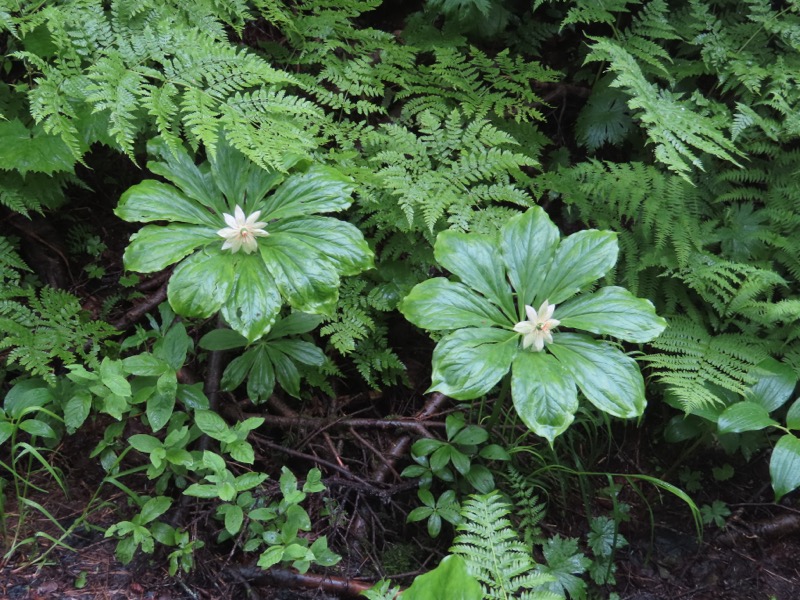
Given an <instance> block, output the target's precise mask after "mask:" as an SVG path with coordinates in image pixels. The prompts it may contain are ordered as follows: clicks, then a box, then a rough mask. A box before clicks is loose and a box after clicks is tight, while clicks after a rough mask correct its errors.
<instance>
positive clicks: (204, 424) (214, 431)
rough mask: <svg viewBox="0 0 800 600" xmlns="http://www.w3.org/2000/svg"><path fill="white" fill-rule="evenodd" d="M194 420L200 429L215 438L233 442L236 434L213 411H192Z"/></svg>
mask: <svg viewBox="0 0 800 600" xmlns="http://www.w3.org/2000/svg"><path fill="white" fill-rule="evenodd" d="M194 422H195V424H196V425H197V427H198V428H199V429H200V431H202V432H203V433H205V434H206V435H207V436H209V437H211V438H214V439H215V440H219V441H220V442H233V441H235V440H236V435H235V434H234V433H233V432H232V431H231V428H230V427H228V424H227V423H226V422H225V420H224V419H223V418H222V417H220V416H219V415H218V414H217V413H215V412H214V411H211V410H196V411H194Z"/></svg>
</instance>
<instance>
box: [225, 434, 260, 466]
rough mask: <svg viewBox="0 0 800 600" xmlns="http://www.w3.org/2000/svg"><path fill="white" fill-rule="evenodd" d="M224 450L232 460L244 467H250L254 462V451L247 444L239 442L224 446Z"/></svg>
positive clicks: (242, 441)
mask: <svg viewBox="0 0 800 600" xmlns="http://www.w3.org/2000/svg"><path fill="white" fill-rule="evenodd" d="M226 450H227V451H228V452H229V453H230V455H231V458H233V460H235V461H238V462H240V463H244V464H246V465H252V464H253V463H254V462H255V460H256V454H255V450H253V446H251V445H250V444H249V443H248V442H245V441H244V440H239V441H238V442H233V443H231V444H229V445H228V446H226Z"/></svg>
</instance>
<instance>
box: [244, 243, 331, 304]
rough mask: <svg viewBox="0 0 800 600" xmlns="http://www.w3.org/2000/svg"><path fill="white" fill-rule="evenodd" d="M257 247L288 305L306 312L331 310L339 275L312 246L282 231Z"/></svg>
mask: <svg viewBox="0 0 800 600" xmlns="http://www.w3.org/2000/svg"><path fill="white" fill-rule="evenodd" d="M258 247H259V250H260V251H261V256H262V258H263V259H264V263H265V264H266V265H267V270H268V271H269V272H270V274H271V275H272V277H273V278H274V279H275V283H276V284H277V286H278V289H279V290H280V292H281V294H282V295H283V296H284V297H285V298H286V299H287V300H288V301H289V304H291V305H292V306H293V307H294V308H296V309H297V310H301V311H304V312H310V313H321V314H330V313H331V311H333V309H334V307H335V305H336V301H337V300H338V298H339V276H338V275H337V274H336V270H335V269H334V268H333V265H332V264H330V263H329V262H328V261H327V260H324V258H323V257H322V256H321V255H320V254H319V253H318V252H317V251H316V250H315V249H314V248H313V247H311V246H309V245H308V244H306V243H304V242H302V241H300V240H298V239H297V238H296V237H295V236H293V235H290V234H287V233H284V232H278V233H275V234H271V235H270V236H269V237H266V238H261V240H260V241H259V244H258Z"/></svg>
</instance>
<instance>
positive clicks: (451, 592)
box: [403, 554, 484, 600]
mask: <svg viewBox="0 0 800 600" xmlns="http://www.w3.org/2000/svg"><path fill="white" fill-rule="evenodd" d="M483 597H484V595H483V589H482V588H481V584H480V583H478V580H477V579H475V578H474V577H473V576H472V575H470V574H469V572H468V571H467V563H466V562H465V561H464V559H463V558H461V557H460V556H458V555H455V554H453V555H450V556H445V557H444V558H443V559H442V562H440V563H439V566H438V567H436V568H435V569H433V570H432V571H429V572H428V573H425V574H424V575H418V576H417V577H416V578H415V579H414V582H413V583H412V584H411V587H409V588H408V589H407V590H406V591H405V592H403V600H442V599H443V598H447V600H482V598H483Z"/></svg>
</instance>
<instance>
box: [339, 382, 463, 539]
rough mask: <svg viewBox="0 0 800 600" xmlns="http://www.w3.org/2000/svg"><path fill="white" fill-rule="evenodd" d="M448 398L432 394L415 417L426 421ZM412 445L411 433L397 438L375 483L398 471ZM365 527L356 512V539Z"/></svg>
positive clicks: (363, 531) (374, 480) (352, 528)
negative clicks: (400, 460) (398, 463)
mask: <svg viewBox="0 0 800 600" xmlns="http://www.w3.org/2000/svg"><path fill="white" fill-rule="evenodd" d="M447 400H448V398H447V396H445V395H444V394H440V393H439V392H436V393H434V394H432V395H431V396H430V398H428V401H427V402H426V403H425V406H423V407H422V410H421V411H419V412H418V413H417V415H416V417H415V419H416V420H417V421H424V420H425V419H427V418H429V417H431V416H433V415H434V414H436V413H437V412H438V411H439V410H440V409H441V407H442V406H443V405H444V404H445V403H446V402H447ZM410 446H411V436H410V435H408V434H404V435H402V436H400V437H399V438H397V439H396V440H395V441H394V443H393V444H392V445H391V446H390V448H389V450H388V451H386V453H385V454H384V457H385V458H386V460H385V461H384V462H382V463H381V464H380V465H379V466H378V467H377V468H376V469H375V471H374V473H373V474H372V477H371V480H372V481H373V483H383V482H385V481H386V479H387V478H388V477H389V475H390V474H392V473H396V471H395V469H394V465H395V463H396V462H397V461H398V460H399V459H400V458H401V457H403V456H405V454H406V452H408V449H409V447H410ZM365 529H366V521H365V520H364V518H363V517H362V516H361V515H360V514H356V516H355V517H354V518H353V522H352V525H351V532H352V533H353V535H354V536H355V538H356V539H364V537H365Z"/></svg>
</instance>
